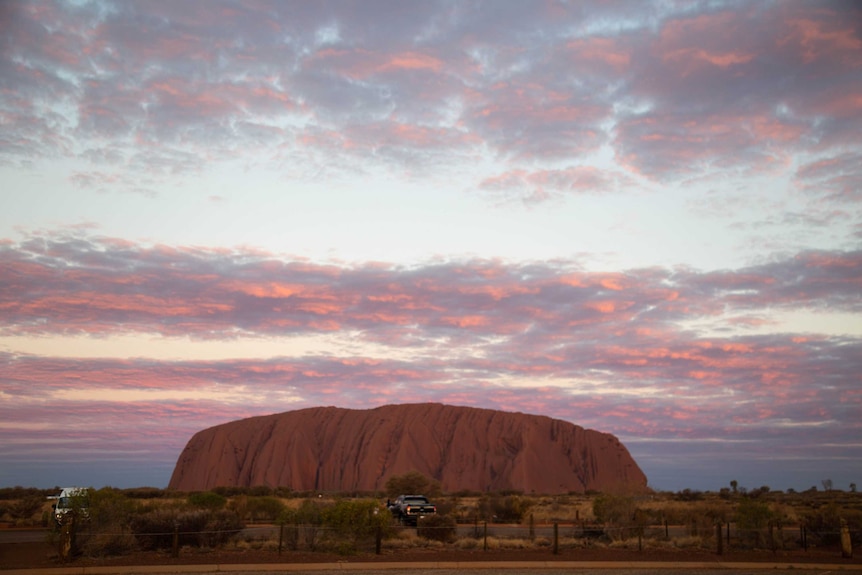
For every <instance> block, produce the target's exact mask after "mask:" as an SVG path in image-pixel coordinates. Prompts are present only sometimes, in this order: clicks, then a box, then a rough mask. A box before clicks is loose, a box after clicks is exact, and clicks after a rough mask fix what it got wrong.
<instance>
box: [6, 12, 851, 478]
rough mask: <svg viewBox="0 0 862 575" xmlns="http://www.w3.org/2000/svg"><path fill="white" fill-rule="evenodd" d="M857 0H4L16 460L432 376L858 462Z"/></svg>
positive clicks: (546, 410)
mask: <svg viewBox="0 0 862 575" xmlns="http://www.w3.org/2000/svg"><path fill="white" fill-rule="evenodd" d="M860 374H862V7H860V5H859V4H857V3H854V2H849V1H847V2H801V1H797V0H784V1H780V2H779V1H776V2H770V1H766V0H764V1H758V2H733V1H723V0H715V1H709V2H697V1H683V0H679V1H671V0H668V1H661V2H642V1H640V0H638V1H631V2H626V1H606V2H565V1H562V0H559V1H557V0H544V1H543V0H531V1H526V0H525V1H507V0H493V1H490V0H489V1H484V2H483V1H479V0H474V1H468V0H458V1H450V0H442V1H431V0H423V1H421V2H419V1H416V2H407V1H403V0H394V1H377V0H362V1H353V2H349V1H324V0H320V1H317V0H316V1H314V2H298V1H297V2H292V1H277V2H268V1H265V0H248V1H223V0H210V1H205V2H203V1H196V0H188V1H184V2H172V1H167V0H162V1H146V0H136V1H134V2H101V1H99V2H92V1H88V0H74V1H69V2H49V1H47V0H45V1H42V0H40V1H33V2H29V1H24V0H0V486H14V485H23V486H35V487H45V488H47V487H53V486H56V485H88V486H94V487H102V486H106V485H111V486H115V487H137V486H154V487H165V486H167V484H168V481H169V478H170V475H171V472H172V470H173V467H174V464H175V463H176V461H177V458H178V456H179V454H180V452H181V451H182V449H183V447H184V446H185V444H186V442H187V441H188V440H189V439H190V438H191V436H192V435H193V434H194V433H195V432H197V431H199V430H202V429H205V428H207V427H210V426H213V425H217V424H220V423H224V422H228V421H232V420H236V419H241V418H245V417H251V416H255V415H262V414H270V413H280V412H285V411H291V410H296V409H302V408H306V407H315V406H328V405H333V406H338V407H344V408H354V409H368V408H373V407H377V406H380V405H387V404H402V403H417V402H439V403H445V404H451V405H463V406H473V407H481V408H489V409H499V410H505V411H517V412H523V413H529V414H536V415H545V416H549V417H553V418H557V419H562V420H565V421H569V422H571V423H574V424H576V425H580V426H583V427H586V428H589V429H596V430H599V431H603V432H607V433H612V434H614V435H615V436H617V437H618V438H619V439H620V440H621V441H622V442H623V443H624V444H625V445H626V447H627V448H628V449H629V451H630V452H631V454H632V456H633V457H634V458H635V460H636V461H637V462H638V464H639V465H640V467H641V468H642V469H643V471H644V472H645V474H646V475H647V478H648V480H649V485H650V486H651V487H653V488H655V489H660V490H671V491H676V490H681V489H685V488H690V489H696V490H718V489H720V488H721V487H726V486H728V485H729V483H730V481H734V480H735V481H737V482H738V484H739V485H740V486H744V487H748V488H758V487H761V486H764V485H765V486H769V487H771V488H773V489H782V490H784V489H796V490H804V489H808V488H810V487H816V488H818V489H822V487H823V481H824V480H827V479H828V480H831V481H832V483H833V486H834V487H835V488H836V489H845V490H846V489H849V486H850V484H851V483H862V375H860Z"/></svg>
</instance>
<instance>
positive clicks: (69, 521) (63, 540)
mask: <svg viewBox="0 0 862 575" xmlns="http://www.w3.org/2000/svg"><path fill="white" fill-rule="evenodd" d="M74 526H75V517H74V515H73V514H71V513H69V514H68V516H67V517H66V522H65V523H63V526H62V527H61V528H60V546H59V555H60V561H62V562H66V561H68V560H69V559H71V558H72V555H73V554H74V547H75V544H74V538H75V534H74Z"/></svg>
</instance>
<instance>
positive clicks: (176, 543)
mask: <svg viewBox="0 0 862 575" xmlns="http://www.w3.org/2000/svg"><path fill="white" fill-rule="evenodd" d="M179 556H180V522H179V521H174V540H173V542H172V544H171V557H179Z"/></svg>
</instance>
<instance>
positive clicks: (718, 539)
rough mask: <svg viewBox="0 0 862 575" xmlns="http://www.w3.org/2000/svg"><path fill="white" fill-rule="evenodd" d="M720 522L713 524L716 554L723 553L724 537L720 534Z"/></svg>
mask: <svg viewBox="0 0 862 575" xmlns="http://www.w3.org/2000/svg"><path fill="white" fill-rule="evenodd" d="M721 535H722V533H721V523H720V522H719V523H716V524H715V552H716V553H717V554H718V555H724V545H723V543H724V538H723V537H722V536H721Z"/></svg>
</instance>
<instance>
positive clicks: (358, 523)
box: [322, 499, 392, 542]
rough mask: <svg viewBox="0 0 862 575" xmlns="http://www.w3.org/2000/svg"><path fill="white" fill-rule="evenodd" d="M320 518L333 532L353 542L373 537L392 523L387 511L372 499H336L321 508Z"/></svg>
mask: <svg viewBox="0 0 862 575" xmlns="http://www.w3.org/2000/svg"><path fill="white" fill-rule="evenodd" d="M322 518H323V524H324V525H326V527H328V528H329V529H331V530H332V533H333V534H335V535H337V536H341V537H349V538H350V539H352V540H353V541H354V542H357V541H360V540H363V539H370V538H373V537H375V536H376V535H377V533H378V532H379V533H382V532H383V531H384V530H387V529H389V528H390V527H391V525H392V516H391V514H390V513H389V511H388V510H387V509H384V508H383V506H382V505H380V503H378V502H377V501H375V500H373V499H357V500H341V501H337V502H336V503H335V505H333V506H331V507H328V508H325V509H324V510H323V512H322Z"/></svg>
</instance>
